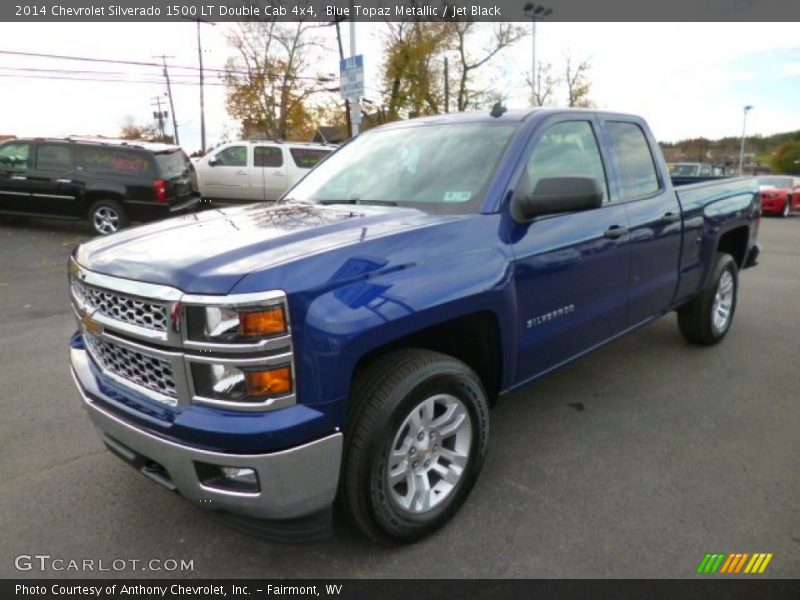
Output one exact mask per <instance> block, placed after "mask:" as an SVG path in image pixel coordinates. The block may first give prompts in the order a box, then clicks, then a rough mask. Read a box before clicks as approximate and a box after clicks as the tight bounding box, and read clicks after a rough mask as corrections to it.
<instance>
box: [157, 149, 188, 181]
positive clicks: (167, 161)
mask: <svg viewBox="0 0 800 600" xmlns="http://www.w3.org/2000/svg"><path fill="white" fill-rule="evenodd" d="M155 157H156V164H157V165H158V170H159V171H161V177H163V178H164V179H172V178H173V177H180V176H181V175H183V174H184V173H186V171H187V169H190V168H191V166H192V163H191V161H190V160H189V157H188V156H186V154H185V153H184V152H183V150H176V151H175V152H162V153H159V154H156V155H155Z"/></svg>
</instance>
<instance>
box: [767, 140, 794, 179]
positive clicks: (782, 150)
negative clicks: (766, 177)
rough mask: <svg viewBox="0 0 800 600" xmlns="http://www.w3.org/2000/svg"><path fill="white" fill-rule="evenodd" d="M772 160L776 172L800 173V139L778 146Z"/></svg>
mask: <svg viewBox="0 0 800 600" xmlns="http://www.w3.org/2000/svg"><path fill="white" fill-rule="evenodd" d="M770 162H771V166H772V170H773V171H775V172H776V173H800V140H795V141H793V142H785V143H783V144H781V145H780V146H778V149H777V150H776V151H775V152H774V153H773V155H772V158H771V160H770Z"/></svg>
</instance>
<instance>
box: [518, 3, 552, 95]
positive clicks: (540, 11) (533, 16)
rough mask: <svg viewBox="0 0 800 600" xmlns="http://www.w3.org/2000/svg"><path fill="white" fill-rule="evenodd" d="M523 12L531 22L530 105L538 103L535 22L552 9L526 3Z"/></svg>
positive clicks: (548, 13)
mask: <svg viewBox="0 0 800 600" xmlns="http://www.w3.org/2000/svg"><path fill="white" fill-rule="evenodd" d="M524 11H525V16H526V17H528V18H529V19H530V20H531V33H532V36H531V104H536V103H537V102H538V96H537V94H536V20H537V19H544V18H545V17H547V16H548V15H550V13H552V12H553V9H552V8H550V7H549V6H542V5H541V4H539V5H536V4H533V3H532V2H527V3H526V4H525V6H524Z"/></svg>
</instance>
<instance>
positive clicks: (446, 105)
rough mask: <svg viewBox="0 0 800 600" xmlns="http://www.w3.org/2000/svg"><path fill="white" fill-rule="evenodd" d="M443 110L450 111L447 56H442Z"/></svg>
mask: <svg viewBox="0 0 800 600" xmlns="http://www.w3.org/2000/svg"><path fill="white" fill-rule="evenodd" d="M444 112H446V113H449V112H450V70H449V68H448V64H447V57H446V56H445V57H444Z"/></svg>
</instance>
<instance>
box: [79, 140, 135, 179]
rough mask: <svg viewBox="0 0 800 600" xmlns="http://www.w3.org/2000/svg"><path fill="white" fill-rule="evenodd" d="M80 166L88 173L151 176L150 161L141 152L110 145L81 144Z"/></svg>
mask: <svg viewBox="0 0 800 600" xmlns="http://www.w3.org/2000/svg"><path fill="white" fill-rule="evenodd" d="M78 157H79V159H80V161H79V162H80V167H79V168H81V169H84V170H85V171H86V172H87V173H103V174H108V175H115V176H116V175H128V176H141V177H145V176H149V175H150V174H151V168H150V162H149V161H148V160H147V158H146V156H145V155H144V154H143V153H141V152H136V151H133V150H126V149H120V148H112V147H110V146H79V148H78Z"/></svg>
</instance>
